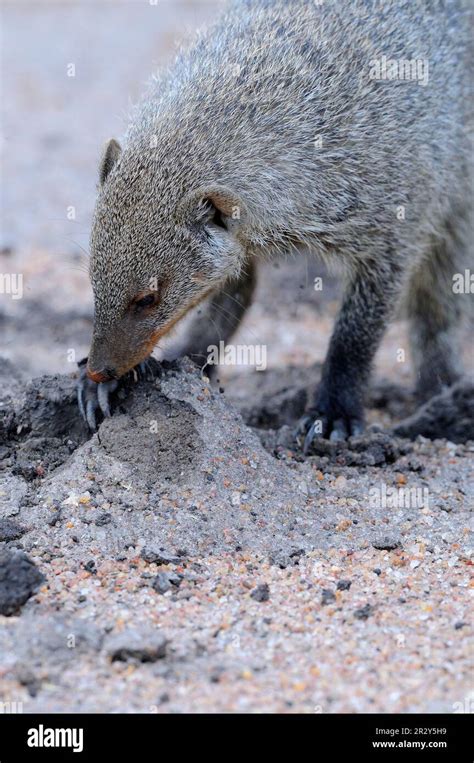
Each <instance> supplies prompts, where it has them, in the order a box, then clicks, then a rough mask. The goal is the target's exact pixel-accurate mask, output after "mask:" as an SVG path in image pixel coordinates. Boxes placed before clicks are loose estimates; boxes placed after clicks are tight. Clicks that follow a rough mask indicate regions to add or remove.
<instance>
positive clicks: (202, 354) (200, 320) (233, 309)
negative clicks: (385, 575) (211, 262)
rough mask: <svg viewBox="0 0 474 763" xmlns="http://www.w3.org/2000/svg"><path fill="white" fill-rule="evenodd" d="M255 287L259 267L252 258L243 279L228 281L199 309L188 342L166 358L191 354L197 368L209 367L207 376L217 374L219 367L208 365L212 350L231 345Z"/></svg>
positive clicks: (170, 352) (242, 275) (243, 271)
mask: <svg viewBox="0 0 474 763" xmlns="http://www.w3.org/2000/svg"><path fill="white" fill-rule="evenodd" d="M255 286H256V267H255V264H254V262H253V260H250V259H248V260H247V261H246V263H245V265H244V266H243V268H242V273H241V275H240V277H239V278H235V279H231V280H229V281H227V282H226V283H225V284H224V286H223V287H222V288H221V289H219V290H218V291H216V292H215V294H214V295H213V296H212V297H211V298H210V300H209V301H208V302H207V303H206V304H203V305H202V306H201V307H200V308H199V311H198V313H197V315H196V317H195V318H194V321H193V322H192V323H191V325H190V327H189V329H188V333H187V336H186V338H185V340H184V342H183V343H182V344H181V345H179V346H178V347H171V348H170V350H169V351H168V352H166V353H165V358H166V359H175V358H177V357H183V356H184V355H188V356H189V357H190V358H191V359H192V360H193V361H194V362H195V363H196V364H197V365H199V366H200V367H206V373H208V374H212V373H214V372H215V370H216V369H215V367H214V366H208V365H206V361H207V358H208V355H209V352H210V351H209V350H208V347H210V346H218V345H219V342H220V341H224V342H227V341H228V340H229V339H230V338H231V336H232V334H233V333H234V332H235V331H236V329H237V327H238V326H239V324H240V322H241V320H242V318H243V316H244V314H245V311H246V310H247V308H248V307H249V305H250V304H251V302H252V296H253V293H254V290H255Z"/></svg>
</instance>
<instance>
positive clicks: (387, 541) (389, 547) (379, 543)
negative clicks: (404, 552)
mask: <svg viewBox="0 0 474 763" xmlns="http://www.w3.org/2000/svg"><path fill="white" fill-rule="evenodd" d="M372 545H373V547H374V548H377V549H378V550H379V551H393V550H394V549H396V548H400V546H401V543H400V541H399V540H398V539H397V538H389V537H388V535H385V537H383V538H377V539H376V540H374V541H373V542H372Z"/></svg>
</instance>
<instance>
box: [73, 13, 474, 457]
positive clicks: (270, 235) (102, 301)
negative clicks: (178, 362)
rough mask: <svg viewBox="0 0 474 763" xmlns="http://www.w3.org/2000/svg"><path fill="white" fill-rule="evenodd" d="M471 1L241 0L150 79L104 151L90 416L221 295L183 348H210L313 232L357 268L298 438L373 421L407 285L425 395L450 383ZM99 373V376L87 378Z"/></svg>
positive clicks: (454, 363)
mask: <svg viewBox="0 0 474 763" xmlns="http://www.w3.org/2000/svg"><path fill="white" fill-rule="evenodd" d="M468 6H469V3H468V1H467V0H466V2H463V0H452V1H451V0H444V1H443V0H399V1H398V2H393V1H392V0H387V1H386V2H385V1H384V0H379V1H378V2H373V3H372V2H367V0H336V1H334V2H311V1H310V0H274V1H270V0H268V1H266V0H252V1H251V2H248V1H247V2H246V1H245V0H244V1H243V2H236V3H234V4H233V5H232V6H231V8H230V9H229V10H228V11H227V12H226V13H225V14H224V16H223V17H222V19H221V20H220V21H218V22H217V23H216V25H215V26H214V27H213V28H211V29H210V30H209V31H207V32H204V33H202V34H200V36H198V39H197V41H196V42H195V44H194V45H193V46H192V47H191V48H190V49H189V50H186V51H184V52H181V53H180V54H179V56H178V58H177V60H176V61H175V63H174V64H173V65H172V66H171V67H170V68H169V69H168V70H166V71H164V72H162V73H160V74H159V75H158V76H157V77H156V78H154V79H153V81H152V83H151V86H150V87H149V90H148V92H147V93H146V95H145V97H144V99H143V101H142V103H141V104H139V105H138V106H137V107H136V108H135V110H134V113H133V115H132V120H131V124H130V126H129V129H128V132H127V135H126V139H125V145H124V147H123V148H121V147H120V145H119V143H118V142H117V141H115V140H111V141H110V142H109V143H108V145H107V147H106V149H105V153H104V155H103V158H102V162H101V165H100V187H99V192H98V198H97V204H96V209H95V216H94V220H93V227H92V234H91V259H90V277H91V281H92V286H93V292H94V300H95V318H94V331H93V339H92V347H91V350H90V354H89V359H88V365H87V371H85V370H84V371H83V373H82V379H81V382H80V390H79V398H80V404H81V408H82V411H83V413H84V414H85V416H86V418H87V419H88V421H89V423H90V425H91V427H92V428H94V427H95V414H96V412H98V410H99V408H101V409H102V412H103V413H104V414H105V415H109V414H110V407H109V394H110V392H112V391H113V390H114V389H115V388H116V386H117V383H118V381H117V380H118V379H120V377H122V376H123V375H124V374H125V373H126V372H128V371H129V370H130V369H132V367H134V366H136V365H138V364H140V363H141V362H142V361H144V360H145V359H146V358H147V357H148V356H149V355H150V353H151V352H152V350H153V348H154V346H155V344H156V342H157V341H158V340H159V338H160V337H162V336H163V335H164V334H166V333H167V332H168V331H169V330H170V328H171V327H172V326H173V325H174V324H175V323H176V322H177V321H178V320H179V319H180V318H181V317H182V316H183V315H184V314H185V313H187V311H188V310H189V309H190V308H191V307H192V306H194V305H196V304H198V303H199V302H200V301H201V300H204V299H206V298H209V301H208V306H207V308H206V310H205V311H204V312H201V314H200V315H199V316H198V317H197V318H196V321H195V323H194V325H193V326H192V328H191V330H190V333H189V337H188V340H187V343H186V344H185V346H183V347H182V348H181V351H182V353H183V354H188V355H191V356H192V357H194V358H200V357H201V358H205V357H206V354H207V348H208V346H210V345H215V344H218V342H219V340H221V339H224V340H226V341H227V340H228V339H229V338H230V336H231V334H232V332H233V331H234V330H235V328H236V327H237V325H238V323H239V321H240V319H241V317H242V315H243V314H244V312H245V309H246V308H247V306H248V305H249V303H250V301H251V297H252V292H253V289H254V284H255V266H256V263H257V262H258V261H259V260H260V259H261V258H263V257H266V256H267V255H269V254H275V253H284V252H288V251H290V250H297V249H299V248H300V247H301V246H302V245H304V246H309V247H310V248H311V249H312V250H313V251H314V253H315V254H316V255H319V256H321V257H323V258H325V259H326V260H327V261H330V260H335V261H336V262H339V263H340V264H341V265H342V266H343V268H344V270H345V272H346V274H347V287H346V292H345V296H344V299H343V304H342V308H341V310H340V314H339V317H338V319H337V322H336V325H335V328H334V332H333V335H332V338H331V341H330V345H329V349H328V353H327V357H326V361H325V363H324V367H323V374H322V380H321V383H320V385H319V388H318V391H317V394H316V397H315V399H313V400H312V401H311V405H310V407H309V410H308V414H307V416H306V417H305V418H304V419H303V420H302V422H301V426H300V432H302V433H303V437H304V436H305V435H306V440H305V447H306V449H308V448H309V447H310V446H311V443H312V441H313V438H314V437H316V436H319V435H322V436H324V437H331V438H333V439H336V438H341V437H347V436H349V435H353V434H356V433H359V432H360V431H361V430H362V428H363V422H364V407H363V398H364V392H365V391H366V388H367V385H368V380H369V373H370V368H371V363H372V360H373V357H374V354H375V352H376V350H377V347H378V345H379V342H380V339H381V336H382V334H383V331H384V329H385V327H386V325H387V322H388V321H389V319H390V317H391V316H392V315H393V313H394V310H395V308H396V306H397V304H398V303H399V302H400V300H401V298H402V296H405V298H406V302H407V305H408V313H409V317H410V320H411V339H412V343H413V344H412V346H413V360H414V362H415V365H416V371H417V380H418V391H419V393H420V395H422V396H424V397H428V396H430V395H432V394H433V393H435V392H436V391H438V390H439V389H440V387H442V386H443V385H450V384H451V383H452V382H453V381H454V380H455V379H457V377H458V375H459V373H460V368H459V350H458V347H457V345H456V339H455V333H456V328H457V325H458V323H459V319H460V299H459V296H458V295H456V294H454V293H453V288H452V278H453V274H454V273H456V272H458V271H459V269H460V268H461V264H460V263H461V261H462V259H463V257H464V256H465V254H466V248H467V247H466V243H467V234H468V214H469V209H470V204H471V199H470V183H469V164H470V161H469V157H470V150H469V138H468V124H469V122H470V115H469V113H468V109H469V103H470V92H469V74H470V72H469V62H470V56H469V19H468ZM86 373H87V377H86Z"/></svg>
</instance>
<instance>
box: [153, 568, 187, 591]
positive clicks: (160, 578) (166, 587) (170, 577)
mask: <svg viewBox="0 0 474 763" xmlns="http://www.w3.org/2000/svg"><path fill="white" fill-rule="evenodd" d="M182 580H183V575H179V574H177V573H175V572H159V573H158V575H157V576H156V578H155V579H154V581H153V588H154V589H155V591H156V592H157V593H166V592H167V591H170V590H171V587H172V586H174V587H175V588H178V587H179V586H180V585H181V582H182Z"/></svg>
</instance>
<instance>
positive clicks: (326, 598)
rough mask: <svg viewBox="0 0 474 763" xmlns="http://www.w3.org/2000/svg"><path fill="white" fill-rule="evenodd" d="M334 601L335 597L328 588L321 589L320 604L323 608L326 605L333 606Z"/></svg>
mask: <svg viewBox="0 0 474 763" xmlns="http://www.w3.org/2000/svg"><path fill="white" fill-rule="evenodd" d="M335 601H336V595H335V593H334V592H333V591H331V590H330V588H323V592H322V596H321V604H322V605H323V607H325V606H326V605H327V604H333V603H334V602H335Z"/></svg>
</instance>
